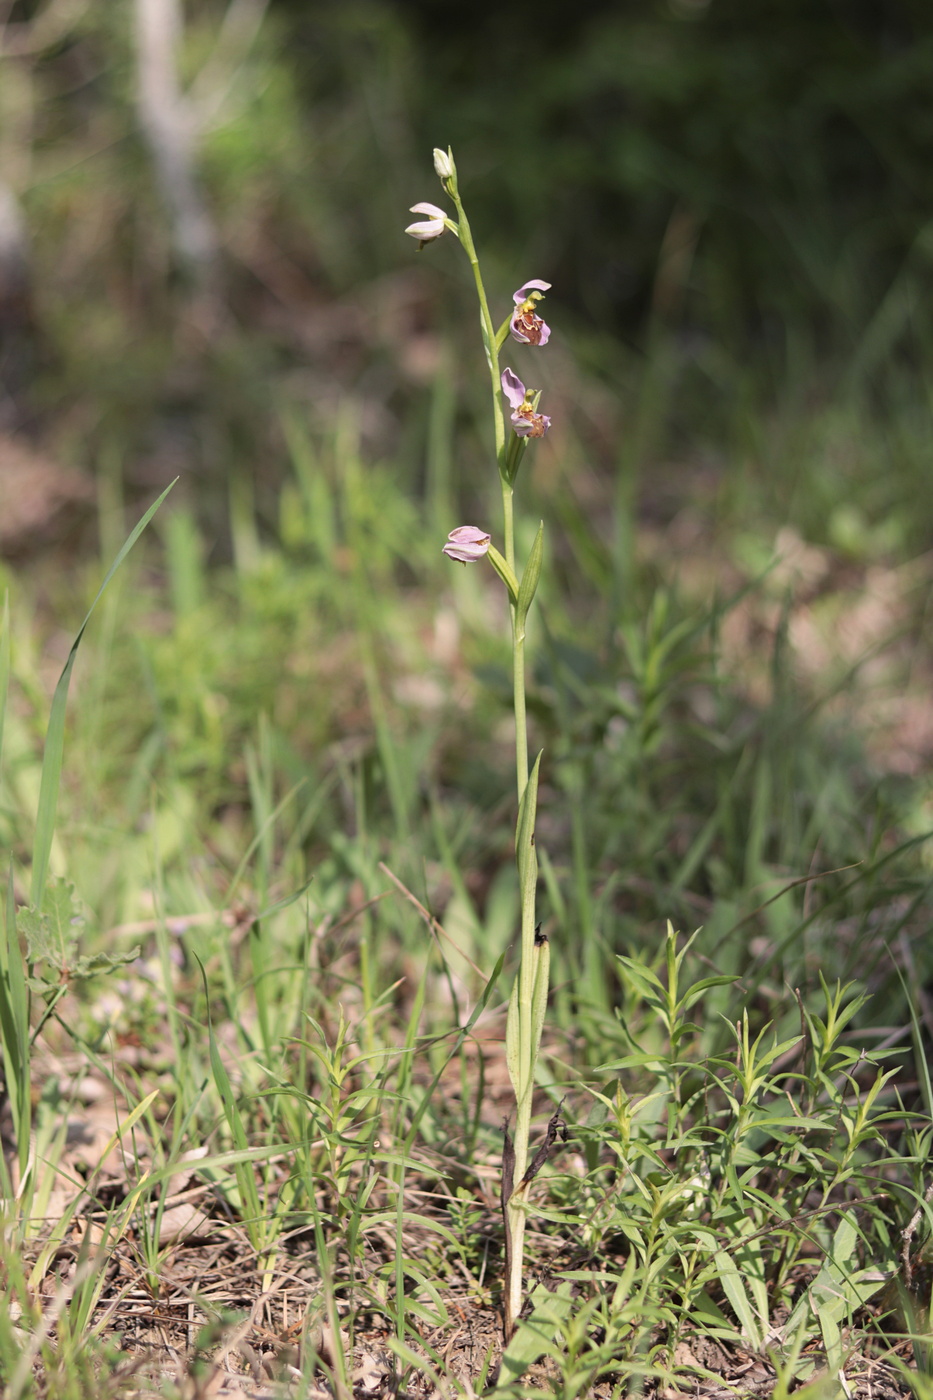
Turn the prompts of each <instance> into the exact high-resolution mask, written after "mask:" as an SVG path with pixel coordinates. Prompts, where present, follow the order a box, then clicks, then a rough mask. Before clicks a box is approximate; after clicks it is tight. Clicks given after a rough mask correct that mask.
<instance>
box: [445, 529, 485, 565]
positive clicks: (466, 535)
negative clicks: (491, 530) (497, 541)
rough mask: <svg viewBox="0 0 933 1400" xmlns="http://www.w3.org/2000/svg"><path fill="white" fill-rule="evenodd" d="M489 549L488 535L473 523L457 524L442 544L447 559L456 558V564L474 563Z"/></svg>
mask: <svg viewBox="0 0 933 1400" xmlns="http://www.w3.org/2000/svg"><path fill="white" fill-rule="evenodd" d="M488 550H489V536H488V535H487V534H486V532H485V530H480V529H478V528H477V527H476V526H475V525H458V526H457V528H456V530H451V532H450V534H449V535H448V536H447V543H446V544H445V545H444V551H443V552H444V553H445V554H446V555H447V558H448V559H456V560H457V562H458V564H475V563H476V561H477V559H482V557H483V555H484V554H486V553H487V552H488Z"/></svg>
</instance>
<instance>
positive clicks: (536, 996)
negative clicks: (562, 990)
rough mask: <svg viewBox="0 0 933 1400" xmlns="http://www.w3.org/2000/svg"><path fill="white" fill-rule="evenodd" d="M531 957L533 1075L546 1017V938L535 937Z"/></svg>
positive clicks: (548, 967)
mask: <svg viewBox="0 0 933 1400" xmlns="http://www.w3.org/2000/svg"><path fill="white" fill-rule="evenodd" d="M532 957H533V960H534V961H533V966H534V982H533V983H532V992H531V1067H532V1074H533V1073H534V1066H535V1062H536V1061H537V1058H538V1051H539V1050H540V1048H541V1032H542V1031H543V1029H544V1018H545V1016H546V1015H547V992H548V982H549V980H550V973H551V945H550V943H549V942H548V941H547V939H546V938H542V939H541V941H540V942H539V941H538V938H537V936H536V937H535V947H534V953H533V954H532Z"/></svg>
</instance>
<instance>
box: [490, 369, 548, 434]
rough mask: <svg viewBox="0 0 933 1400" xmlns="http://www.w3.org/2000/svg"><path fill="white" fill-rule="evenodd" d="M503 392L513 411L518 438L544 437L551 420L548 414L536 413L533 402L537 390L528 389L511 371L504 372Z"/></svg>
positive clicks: (513, 422) (513, 424)
mask: <svg viewBox="0 0 933 1400" xmlns="http://www.w3.org/2000/svg"><path fill="white" fill-rule="evenodd" d="M502 392H503V394H504V395H505V397H506V398H507V399H508V401H509V405H510V407H511V409H512V427H513V428H514V430H515V432H516V434H517V435H518V437H536V438H539V437H544V434H545V433H546V432H547V430H548V428H549V427H550V426H551V420H550V418H549V417H548V416H547V414H546V413H535V411H534V408H533V407H532V400H533V399H534V397H535V394H536V393H537V390H536V389H526V388H525V386H524V384H523V383H522V381H521V380H520V379H519V377H518V375H517V374H515V373H514V372H513V371H512V370H511V369H504V370H503V371H502Z"/></svg>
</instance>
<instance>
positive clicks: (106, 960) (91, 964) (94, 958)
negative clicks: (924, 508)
mask: <svg viewBox="0 0 933 1400" xmlns="http://www.w3.org/2000/svg"><path fill="white" fill-rule="evenodd" d="M140 952H141V949H140V948H138V947H137V948H134V949H133V950H132V951H131V952H129V953H91V954H90V955H87V956H83V957H80V958H78V959H77V961H76V962H75V965H74V967H73V968H72V969H71V976H72V978H73V979H74V978H80V977H96V976H97V974H98V973H99V972H113V971H114V970H115V969H116V968H118V967H126V966H128V964H129V963H134V962H135V961H136V959H137V958H138V957H139V955H140Z"/></svg>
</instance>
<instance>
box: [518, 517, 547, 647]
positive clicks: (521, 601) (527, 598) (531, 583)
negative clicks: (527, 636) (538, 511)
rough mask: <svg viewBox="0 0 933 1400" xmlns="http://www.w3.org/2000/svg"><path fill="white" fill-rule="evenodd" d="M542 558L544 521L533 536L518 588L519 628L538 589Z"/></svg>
mask: <svg viewBox="0 0 933 1400" xmlns="http://www.w3.org/2000/svg"><path fill="white" fill-rule="evenodd" d="M543 558H544V521H543V520H542V521H541V524H540V525H539V526H538V533H537V534H536V535H535V542H534V544H533V545H532V546H531V553H530V554H529V556H528V562H527V563H526V564H525V569H524V572H523V574H522V581H521V583H520V584H519V586H518V602H517V603H516V605H515V611H516V614H517V622H518V625H519V627H521V626H523V625H524V622H525V618H526V617H527V616H528V609H529V608H530V607H531V603H532V600H533V598H534V596H535V593H536V591H537V588H538V579H539V578H540V577H541V561H542V559H543Z"/></svg>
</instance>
